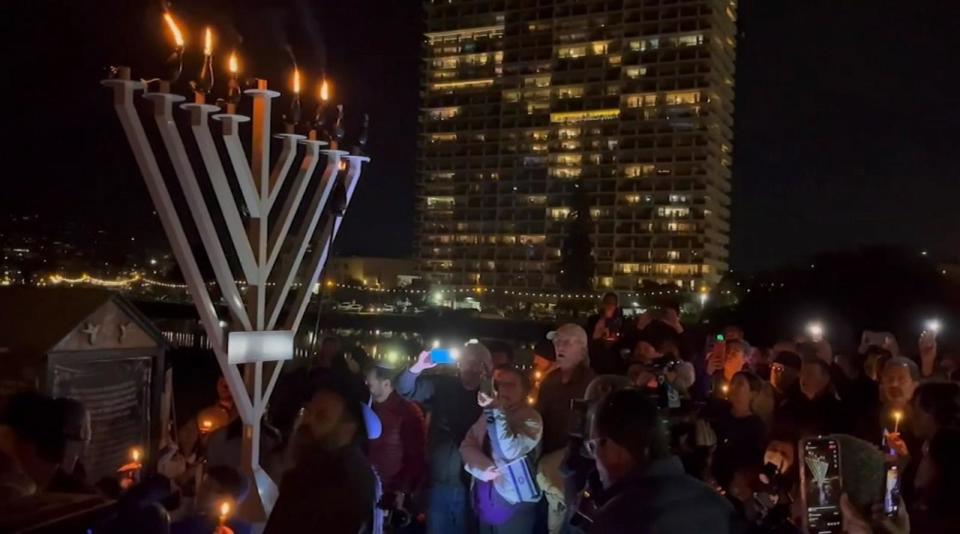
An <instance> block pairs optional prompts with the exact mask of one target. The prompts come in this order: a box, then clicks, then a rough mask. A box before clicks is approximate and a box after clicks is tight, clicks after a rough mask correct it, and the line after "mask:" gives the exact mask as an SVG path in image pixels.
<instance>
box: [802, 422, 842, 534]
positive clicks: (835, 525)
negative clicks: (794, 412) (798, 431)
mask: <svg viewBox="0 0 960 534" xmlns="http://www.w3.org/2000/svg"><path fill="white" fill-rule="evenodd" d="M800 451H801V454H802V459H803V460H802V462H801V469H800V487H801V489H802V492H803V493H802V499H803V507H804V516H803V519H804V524H805V526H806V532H807V533H809V534H842V532H843V521H842V518H841V516H840V494H841V491H842V490H843V478H842V476H841V472H840V443H838V442H837V440H835V439H830V438H824V437H817V438H809V439H804V440H802V441H801V442H800Z"/></svg>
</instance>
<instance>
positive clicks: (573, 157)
mask: <svg viewBox="0 0 960 534" xmlns="http://www.w3.org/2000/svg"><path fill="white" fill-rule="evenodd" d="M582 160H583V156H581V155H580V154H558V155H556V156H554V157H553V161H554V162H555V163H556V164H557V165H580V163H581V161H582Z"/></svg>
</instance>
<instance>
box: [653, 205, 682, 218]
mask: <svg viewBox="0 0 960 534" xmlns="http://www.w3.org/2000/svg"><path fill="white" fill-rule="evenodd" d="M657 215H659V216H660V217H687V216H688V215H690V208H686V207H676V206H660V207H659V208H657Z"/></svg>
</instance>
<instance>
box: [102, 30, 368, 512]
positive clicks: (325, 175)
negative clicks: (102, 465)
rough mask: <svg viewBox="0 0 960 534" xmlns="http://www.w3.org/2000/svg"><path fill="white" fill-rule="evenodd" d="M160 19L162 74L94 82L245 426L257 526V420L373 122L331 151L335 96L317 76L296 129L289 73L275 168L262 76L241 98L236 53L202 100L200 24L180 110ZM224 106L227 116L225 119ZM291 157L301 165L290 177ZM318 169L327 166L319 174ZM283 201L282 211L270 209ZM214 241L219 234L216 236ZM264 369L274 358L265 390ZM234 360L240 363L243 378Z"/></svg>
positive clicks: (207, 59)
mask: <svg viewBox="0 0 960 534" xmlns="http://www.w3.org/2000/svg"><path fill="white" fill-rule="evenodd" d="M164 22H165V23H166V27H167V29H168V30H169V32H170V34H171V35H172V37H173V40H174V43H175V48H174V51H173V54H172V55H171V56H170V59H169V60H168V62H169V65H170V73H169V75H168V76H167V77H166V78H165V79H160V80H152V81H143V80H139V81H138V80H132V79H131V76H130V69H129V67H117V68H115V69H113V72H112V77H110V78H109V79H106V80H103V81H102V82H101V83H102V84H103V85H105V86H107V87H109V88H111V89H112V90H113V104H114V108H115V109H116V112H117V116H118V117H119V118H120V123H121V125H122V126H123V130H124V133H125V134H126V136H127V139H128V141H129V143H130V147H131V149H132V150H133V154H134V157H135V158H136V161H137V165H138V166H139V168H140V172H141V173H142V174H143V178H144V180H145V181H146V184H147V190H148V192H149V194H150V198H151V200H152V201H153V204H154V206H155V207H156V211H157V214H158V216H159V218H160V222H161V224H162V226H163V229H164V231H165V232H166V235H167V238H168V239H169V241H170V244H171V247H172V250H173V254H174V256H175V258H176V260H177V263H178V264H179V266H180V269H181V271H182V272H183V274H184V278H185V279H186V283H187V287H188V290H189V292H190V294H191V296H192V297H193V301H194V304H195V305H196V308H197V311H198V313H199V317H200V320H201V322H202V323H203V327H204V329H205V331H206V334H207V336H208V338H209V340H210V342H211V344H212V346H213V350H214V352H215V354H216V357H217V360H218V362H219V364H220V368H221V370H222V371H223V375H224V377H225V378H226V380H227V383H228V384H229V387H230V392H231V393H232V394H233V398H234V401H235V403H236V406H237V410H238V412H239V415H240V417H241V418H242V420H243V424H244V434H243V435H244V444H243V458H244V462H243V463H244V465H243V467H244V468H245V470H247V471H248V473H249V474H250V475H251V476H252V478H253V480H254V482H255V483H256V485H257V489H258V491H257V492H256V495H257V496H258V497H259V499H257V498H255V497H254V495H253V494H252V495H251V497H253V498H248V499H247V501H251V502H250V505H249V506H248V504H247V503H246V502H245V503H244V506H243V508H244V509H245V512H246V513H245V515H246V516H247V517H248V518H249V519H252V520H257V519H263V518H265V517H266V515H268V514H269V512H270V510H271V509H272V507H273V504H274V502H275V501H276V497H277V487H276V485H275V484H274V482H273V481H272V480H271V479H270V477H269V476H268V475H267V474H266V473H265V472H264V471H263V470H262V469H261V468H260V465H259V457H260V451H259V445H260V421H261V419H262V417H263V414H264V411H265V408H266V405H267V402H268V401H269V399H270V396H271V393H272V392H273V389H274V386H275V385H276V383H277V378H278V376H279V374H280V369H281V365H282V363H283V360H287V359H290V358H292V357H293V348H294V346H293V344H294V333H295V332H296V331H297V329H298V327H299V325H300V321H301V320H302V318H303V315H304V312H305V311H306V308H307V304H308V302H309V300H310V295H311V293H312V291H311V290H312V288H313V287H314V285H315V284H316V283H317V279H318V278H319V276H320V273H321V271H322V270H323V267H324V265H325V263H326V260H327V257H328V253H329V252H330V246H331V244H332V242H333V239H334V238H335V237H336V235H337V231H338V230H339V228H340V223H341V221H342V217H343V214H344V212H345V210H346V208H347V206H348V205H349V203H350V199H351V198H352V197H353V193H354V191H355V189H356V186H357V182H358V181H359V179H360V172H361V170H362V166H363V163H365V162H368V161H370V160H369V158H367V157H365V156H363V155H361V149H362V147H363V145H364V144H365V142H366V137H367V132H366V130H367V126H368V124H367V122H368V121H367V118H366V117H364V121H363V129H362V131H361V132H360V134H359V136H358V144H357V146H356V147H355V149H354V151H353V154H350V153H348V152H345V151H342V150H338V145H339V144H340V143H341V142H342V140H343V136H344V130H343V127H342V117H343V107H342V106H336V107H331V106H328V99H329V91H330V90H329V86H328V84H327V82H326V80H323V82H322V84H321V87H320V99H319V101H318V105H317V109H316V112H315V114H314V117H313V119H312V120H311V121H309V122H308V123H307V124H302V123H301V118H300V106H301V103H300V84H301V80H300V71H299V69H297V68H296V67H295V70H294V76H293V78H294V79H293V86H294V87H293V90H294V91H293V96H292V102H291V105H290V110H289V113H288V114H287V115H285V116H284V122H285V123H286V124H285V125H286V128H285V132H284V133H280V134H277V135H275V136H274V137H276V138H278V139H279V140H280V143H281V149H280V154H279V156H278V157H277V158H276V161H275V162H274V164H273V167H272V168H271V167H270V107H271V103H272V101H273V99H274V98H277V97H279V96H280V93H278V92H276V91H271V90H269V89H267V83H266V81H265V80H256V85H255V87H253V88H251V89H247V90H245V91H241V85H240V80H239V77H238V75H239V70H240V69H239V60H238V58H237V55H236V53H232V54H231V55H230V57H229V60H228V62H227V71H228V73H229V79H228V83H227V92H226V99H225V101H223V102H220V101H218V103H217V105H212V104H208V103H207V97H208V96H209V95H210V94H211V91H212V89H213V82H214V68H213V49H214V46H213V34H212V31H211V30H210V29H209V28H207V29H206V30H205V32H204V46H203V58H202V67H201V70H200V74H199V76H198V77H197V79H196V80H194V81H191V82H190V85H191V87H192V89H193V93H194V99H193V102H188V103H182V102H183V101H184V100H186V99H185V98H184V97H183V96H180V95H177V94H173V93H171V92H170V85H171V83H172V82H175V81H176V80H177V78H179V76H180V74H181V72H182V70H183V69H182V66H183V57H184V50H185V41H184V38H183V34H182V33H181V30H180V28H179V27H178V26H177V24H176V21H175V20H174V18H173V16H172V15H171V14H170V13H169V12H165V13H164ZM138 91H144V93H143V95H142V96H143V98H145V99H147V100H149V101H150V102H152V104H153V118H154V121H155V123H156V127H157V130H158V132H159V137H160V140H161V143H157V144H162V147H158V146H151V144H150V141H149V140H148V137H147V135H146V132H145V130H144V126H143V124H142V122H141V120H140V117H139V116H138V114H137V111H136V109H135V107H134V95H135V94H136V93H137V92H138ZM242 95H247V96H248V97H249V98H250V100H251V101H252V106H251V107H252V121H251V117H250V116H247V115H243V114H239V113H238V111H237V108H238V104H239V103H240V101H241V97H242ZM174 104H179V108H180V109H181V110H183V111H185V112H186V113H183V114H181V115H182V117H183V118H185V119H186V120H188V121H189V125H190V130H191V132H192V134H193V141H194V142H195V143H196V148H197V151H198V152H199V155H200V158H199V159H200V162H199V164H197V167H199V168H197V169H195V168H194V165H193V163H192V162H191V159H190V158H189V157H188V153H187V149H186V147H185V145H184V139H183V138H182V136H181V134H180V131H179V130H178V128H177V124H176V122H175V118H174V109H173V107H174ZM223 107H225V108H226V109H225V111H226V112H225V113H220V111H221V109H222V108H223ZM331 112H332V113H331ZM178 114H179V113H178ZM331 114H332V115H333V117H330V115H331ZM211 119H212V121H213V122H214V123H217V124H219V126H220V128H219V129H220V135H221V137H222V145H223V148H224V150H223V151H224V152H225V154H226V157H225V158H221V155H220V153H219V152H218V149H217V145H216V143H215V142H214V133H213V132H212V131H211V126H210V123H211ZM331 119H332V120H331ZM247 122H251V124H252V129H253V131H252V141H251V147H250V160H249V161H248V160H247V155H246V152H245V150H244V147H243V145H242V143H241V141H240V135H239V132H240V128H241V125H242V124H244V123H247ZM298 128H304V129H308V134H307V135H300V134H297V133H296V131H297V129H298ZM323 147H327V148H323ZM162 153H166V156H167V158H169V164H170V165H169V167H170V168H171V169H172V170H173V174H174V175H175V176H176V180H177V182H178V183H179V184H180V188H181V189H182V192H183V196H184V199H185V200H186V206H187V210H186V211H189V213H190V216H189V219H190V220H192V221H193V224H194V225H195V227H196V231H197V234H198V235H199V237H200V241H201V242H202V244H203V249H204V250H205V251H206V255H207V258H208V259H209V261H210V264H211V266H212V267H213V272H214V275H215V278H216V282H217V286H218V287H219V289H220V294H221V296H222V299H223V301H224V302H225V303H226V307H227V309H228V310H229V312H230V318H231V319H232V329H231V330H232V331H231V332H230V333H229V335H225V332H224V329H223V327H222V326H221V325H222V324H225V323H221V318H220V317H218V316H217V310H216V308H215V306H214V299H213V297H212V296H211V294H210V292H209V290H208V287H207V285H206V283H205V282H204V279H203V277H202V276H201V274H200V269H199V268H198V264H197V259H196V258H195V257H194V254H193V251H192V250H191V248H190V243H189V241H188V239H187V234H186V232H185V230H184V225H185V224H187V219H188V218H187V217H186V216H184V215H181V214H178V213H177V211H176V208H175V205H174V202H173V200H172V198H171V196H170V190H169V189H168V188H167V182H166V181H165V179H164V176H163V172H162V171H161V167H160V165H159V164H158V162H157V157H158V156H160V155H161V154H162ZM300 153H302V156H300ZM298 157H299V168H297V169H296V171H293V172H291V169H292V168H293V165H294V162H295V161H296V160H297V159H298ZM224 159H225V160H226V161H223V160H224ZM226 166H229V169H230V170H231V171H232V176H233V178H235V181H236V183H235V187H236V189H237V190H238V191H239V193H240V195H239V197H240V198H239V199H237V198H235V196H234V193H233V190H232V188H231V184H230V182H229V179H228V174H227V170H226ZM319 169H322V170H320V171H319V172H318V170H319ZM317 174H319V178H318V177H317V176H316V175H317ZM202 175H206V178H207V179H208V180H209V183H210V187H211V189H212V191H213V196H214V197H215V198H216V205H215V206H214V205H209V206H208V203H207V202H206V201H205V200H204V196H203V193H202V192H201V188H200V183H199V177H200V176H202ZM291 175H292V176H291ZM318 179H319V183H317V180H318ZM288 182H289V183H288ZM285 185H286V187H284V186H285ZM311 185H312V186H313V187H312V188H311ZM281 192H283V194H282V195H281ZM281 200H282V202H281ZM210 204H213V202H211V203H210ZM238 204H239V205H238ZM278 206H279V212H277V211H275V210H274V208H276V207H278ZM214 209H219V210H220V215H221V217H220V219H221V220H222V221H223V223H222V224H220V225H218V224H217V223H216V222H215V220H216V219H215V218H214V217H213V216H212V215H211V211H212V210H214ZM298 213H299V214H301V216H300V217H299V218H298V217H297V215H298ZM244 215H245V216H244ZM295 221H298V224H294V222H295ZM221 235H224V236H225V237H224V238H223V239H221ZM228 258H229V259H232V260H234V261H233V262H232V263H233V264H234V265H235V266H236V267H237V268H236V270H238V271H239V274H241V275H242V279H243V280H245V282H246V286H247V288H246V294H245V295H244V294H243V293H242V292H241V288H240V286H239V285H238V277H237V276H235V273H234V270H235V269H234V268H232V267H231V261H228ZM264 362H275V363H274V365H273V369H272V372H270V375H269V378H268V380H267V382H266V384H264ZM238 364H247V365H246V367H245V370H244V376H241V374H240V371H239V368H238V367H237V365H238ZM245 381H246V383H245Z"/></svg>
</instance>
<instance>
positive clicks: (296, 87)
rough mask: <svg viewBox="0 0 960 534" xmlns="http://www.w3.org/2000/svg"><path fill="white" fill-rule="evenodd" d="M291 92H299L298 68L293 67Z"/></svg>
mask: <svg viewBox="0 0 960 534" xmlns="http://www.w3.org/2000/svg"><path fill="white" fill-rule="evenodd" d="M293 92H294V93H296V94H298V95H299V94H300V69H293Z"/></svg>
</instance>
